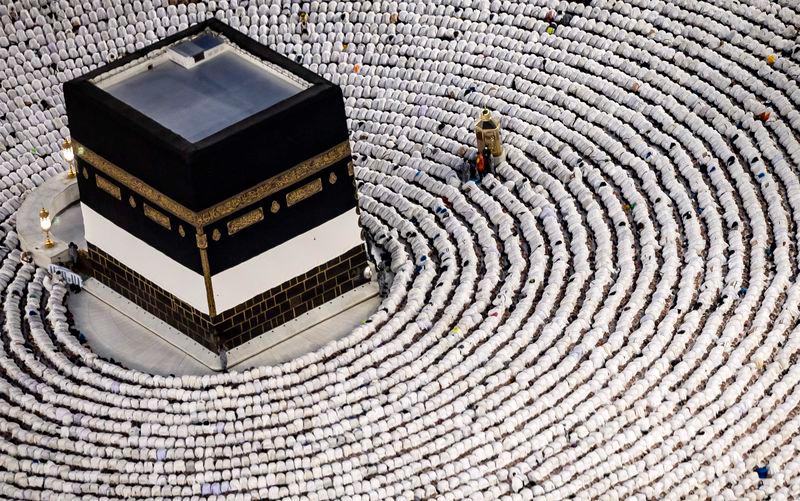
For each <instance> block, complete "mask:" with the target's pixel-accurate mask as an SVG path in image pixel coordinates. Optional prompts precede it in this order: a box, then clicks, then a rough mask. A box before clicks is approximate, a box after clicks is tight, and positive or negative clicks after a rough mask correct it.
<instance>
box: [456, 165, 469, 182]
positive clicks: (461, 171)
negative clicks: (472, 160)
mask: <svg viewBox="0 0 800 501" xmlns="http://www.w3.org/2000/svg"><path fill="white" fill-rule="evenodd" d="M469 171H470V167H469V160H464V161H463V162H461V166H460V167H459V168H458V180H459V181H461V184H464V183H466V182H467V181H469V174H470V172H469Z"/></svg>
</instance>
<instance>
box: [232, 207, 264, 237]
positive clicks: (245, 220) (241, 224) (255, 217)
mask: <svg viewBox="0 0 800 501" xmlns="http://www.w3.org/2000/svg"><path fill="white" fill-rule="evenodd" d="M263 220H264V210H263V209H262V208H261V207H259V208H257V209H254V210H251V211H250V212H248V213H247V214H244V215H242V216H239V217H237V218H235V219H231V220H230V221H228V235H233V234H234V233H236V232H238V231H241V230H243V229H245V228H247V227H248V226H250V225H253V224H256V223H257V222H259V221H263Z"/></svg>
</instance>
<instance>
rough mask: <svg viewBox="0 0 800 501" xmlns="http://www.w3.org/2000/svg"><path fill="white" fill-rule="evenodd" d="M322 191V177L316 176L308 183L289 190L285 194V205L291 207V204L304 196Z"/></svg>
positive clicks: (304, 197) (301, 199) (300, 200)
mask: <svg viewBox="0 0 800 501" xmlns="http://www.w3.org/2000/svg"><path fill="white" fill-rule="evenodd" d="M320 191H322V179H320V178H317V179H315V180H313V181H311V182H310V183H308V184H305V185H303V186H301V187H299V188H297V189H296V190H294V191H290V192H289V193H287V194H286V207H291V206H292V205H294V204H296V203H298V202H302V201H303V200H305V199H306V198H308V197H310V196H312V195H316V194H317V193H319V192H320Z"/></svg>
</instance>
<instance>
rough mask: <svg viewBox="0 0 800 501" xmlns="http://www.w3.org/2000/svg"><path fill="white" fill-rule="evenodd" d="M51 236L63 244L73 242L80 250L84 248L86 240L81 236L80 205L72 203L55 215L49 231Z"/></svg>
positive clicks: (81, 218)
mask: <svg viewBox="0 0 800 501" xmlns="http://www.w3.org/2000/svg"><path fill="white" fill-rule="evenodd" d="M50 232H51V233H52V234H53V236H54V237H55V238H57V239H59V240H63V241H64V242H75V243H76V244H78V247H79V248H81V249H85V248H86V239H85V238H84V236H83V215H82V214H81V204H80V203H74V204H72V205H70V206H69V207H67V208H66V209H64V210H63V211H61V212H60V213H58V214H56V217H54V218H53V226H52V228H51V229H50Z"/></svg>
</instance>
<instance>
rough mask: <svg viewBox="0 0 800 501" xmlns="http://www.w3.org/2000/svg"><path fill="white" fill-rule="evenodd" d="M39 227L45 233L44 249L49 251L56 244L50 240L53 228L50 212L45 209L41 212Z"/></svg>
mask: <svg viewBox="0 0 800 501" xmlns="http://www.w3.org/2000/svg"><path fill="white" fill-rule="evenodd" d="M39 226H40V227H41V228H42V232H43V233H44V247H45V248H46V249H49V248H50V247H52V246H53V245H55V242H53V240H52V239H51V238H50V227H51V226H52V222H51V221H50V212H48V211H47V209H45V208H44V207H42V210H40V211H39Z"/></svg>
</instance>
